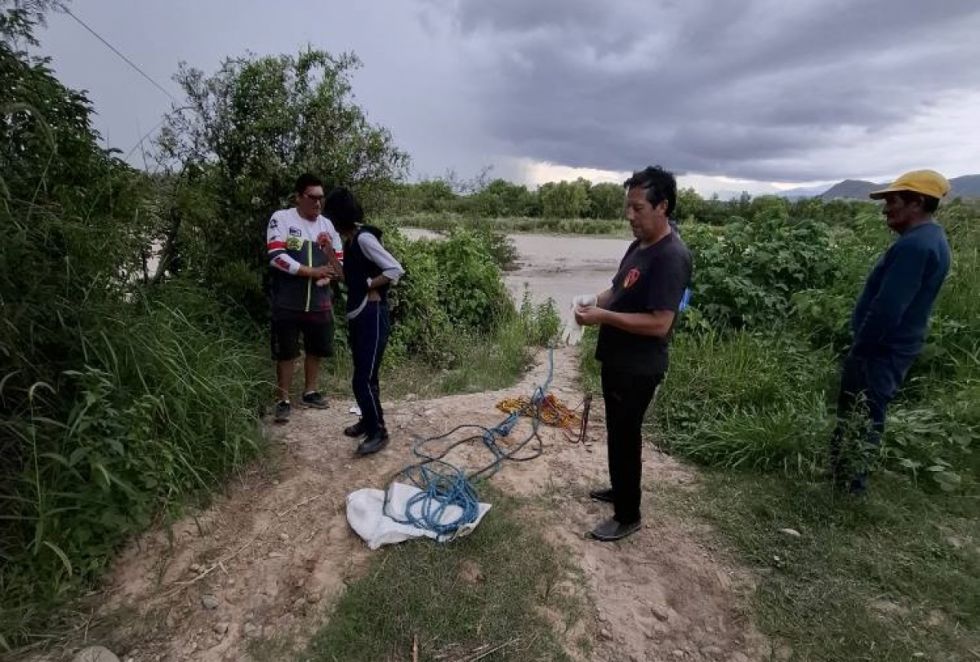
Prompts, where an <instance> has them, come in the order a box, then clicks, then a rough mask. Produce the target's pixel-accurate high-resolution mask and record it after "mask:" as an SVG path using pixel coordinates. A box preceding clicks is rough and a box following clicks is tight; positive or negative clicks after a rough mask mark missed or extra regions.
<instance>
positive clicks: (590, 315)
mask: <svg viewBox="0 0 980 662" xmlns="http://www.w3.org/2000/svg"><path fill="white" fill-rule="evenodd" d="M606 312H607V311H605V310H603V309H602V308H599V307H598V306H576V307H575V321H576V322H577V323H578V324H579V325H580V326H596V325H597V324H602V323H603V321H604V319H605V315H606Z"/></svg>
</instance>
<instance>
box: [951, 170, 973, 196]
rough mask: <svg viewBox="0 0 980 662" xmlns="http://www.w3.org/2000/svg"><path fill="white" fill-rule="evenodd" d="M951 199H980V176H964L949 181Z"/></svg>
mask: <svg viewBox="0 0 980 662" xmlns="http://www.w3.org/2000/svg"><path fill="white" fill-rule="evenodd" d="M949 185H950V186H952V187H953V190H952V191H951V192H950V197H951V198H980V175H963V176H962V177H953V178H952V179H951V180H949Z"/></svg>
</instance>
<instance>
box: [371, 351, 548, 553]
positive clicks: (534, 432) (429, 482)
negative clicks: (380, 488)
mask: <svg viewBox="0 0 980 662" xmlns="http://www.w3.org/2000/svg"><path fill="white" fill-rule="evenodd" d="M554 367H555V359H554V349H553V348H549V350H548V378H547V379H546V380H545V383H544V385H543V386H538V387H536V388H535V389H534V393H533V395H532V396H531V403H532V405H533V406H534V409H535V415H534V416H533V417H532V419H531V434H530V435H528V437H527V438H526V439H524V440H523V441H522V442H520V443H519V444H517V446H515V447H514V448H513V449H511V450H509V451H508V450H506V449H504V448H502V447H501V446H500V444H498V443H497V440H498V439H502V438H503V437H507V436H509V435H510V433H511V432H512V431H513V430H514V428H515V427H516V426H517V422H518V420H519V419H520V414H519V413H518V412H512V413H511V414H509V415H508V416H507V418H505V419H504V420H503V421H501V422H500V423H498V424H497V425H496V426H494V427H492V428H485V427H483V426H481V425H474V424H463V425H458V426H456V427H455V428H453V429H452V430H450V431H449V432H447V433H446V434H443V435H438V436H436V437H429V438H427V439H420V440H418V441H416V442H415V444H413V445H412V453H413V454H414V455H415V456H416V457H418V458H419V459H420V461H419V462H417V463H415V464H410V465H408V466H407V467H405V468H403V469H401V470H400V471H398V472H397V473H396V474H395V475H394V477H392V479H391V481H390V482H389V483H388V487H387V489H386V490H385V499H384V504H383V506H382V512H383V513H384V514H385V515H386V516H388V517H390V518H391V519H392V520H394V521H395V522H398V523H399V524H410V525H412V526H415V527H418V528H420V529H425V530H428V531H432V532H434V533H436V534H437V535H438V536H448V535H451V534H453V533H455V532H456V531H457V530H459V528H460V527H463V526H465V525H467V524H471V523H473V522H475V521H476V518H477V517H479V514H480V500H479V497H478V496H477V493H476V489H475V488H474V487H473V481H475V480H476V479H478V478H485V477H487V476H492V475H493V474H495V473H496V472H497V471H498V470H499V469H500V467H501V466H502V465H503V462H504V460H511V461H513V462H526V461H528V460H533V459H534V458H536V457H538V456H539V455H541V453H542V450H543V449H542V445H541V438H540V437H539V436H538V423H539V422H540V416H539V414H538V411H539V409H540V405H541V403H542V402H543V401H544V398H545V395H546V394H547V392H548V389H549V388H550V386H551V380H552V377H553V376H554ZM464 428H476V429H477V430H479V431H480V432H481V433H480V434H479V435H474V436H471V437H467V438H465V439H462V440H459V441H456V442H454V443H452V444H450V445H449V447H448V448H446V449H445V450H444V451H443V452H442V453H440V454H438V455H430V454H428V453H426V452H425V450H424V446H425V445H426V444H428V443H429V442H432V441H438V440H441V439H445V438H446V437H448V436H450V435H452V434H454V433H455V432H457V431H458V430H461V429H464ZM474 439H480V440H481V441H482V442H483V445H484V447H486V449H487V450H488V451H489V452H490V454H491V455H492V456H493V460H492V461H491V462H490V463H489V464H487V465H486V466H484V467H483V468H481V469H479V470H478V471H474V472H473V473H472V474H470V475H469V476H467V475H466V473H465V472H464V471H463V470H462V469H460V468H459V467H456V466H455V465H453V464H450V463H449V462H446V461H445V460H443V459H442V458H443V457H445V456H446V455H447V454H448V453H449V452H450V451H451V450H452V449H453V448H455V447H456V446H459V445H461V444H464V443H466V442H468V441H472V440H474ZM532 439H537V441H538V447H537V449H536V450H535V451H532V453H531V454H529V455H524V456H518V453H520V452H521V451H522V450H523V449H524V447H525V446H527V445H528V443H530V442H531V440H532ZM399 477H403V478H406V479H408V480H410V481H411V482H412V484H414V485H415V486H416V487H418V488H419V489H420V490H421V491H420V492H418V493H417V494H415V495H413V496H412V497H411V498H410V499H409V500H408V503H407V504H406V507H405V512H404V514H396V513H391V512H389V510H390V509H389V503H390V494H391V484H392V483H394V482H395V481H396V480H397V479H398V478H399ZM450 506H456V507H458V508H459V509H460V513H459V515H458V516H457V517H455V518H454V519H452V520H449V521H442V520H443V517H444V516H445V514H446V511H447V510H448V508H449V507H450Z"/></svg>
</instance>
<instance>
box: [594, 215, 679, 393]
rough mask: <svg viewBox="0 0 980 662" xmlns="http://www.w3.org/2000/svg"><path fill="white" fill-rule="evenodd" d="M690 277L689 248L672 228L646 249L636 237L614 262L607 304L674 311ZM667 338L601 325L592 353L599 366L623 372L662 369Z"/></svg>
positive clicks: (637, 309)
mask: <svg viewBox="0 0 980 662" xmlns="http://www.w3.org/2000/svg"><path fill="white" fill-rule="evenodd" d="M690 282H691V252H690V251H689V250H688V249H687V246H686V245H685V244H684V242H683V241H682V240H681V238H680V235H678V234H677V232H675V231H672V232H671V233H670V234H669V235H667V236H666V237H664V238H663V239H661V240H660V241H658V242H657V243H655V244H653V245H652V246H647V247H646V248H640V242H639V240H637V241H634V242H633V243H632V244H630V247H629V248H628V249H627V250H626V255H624V256H623V259H622V261H621V262H620V263H619V271H618V272H617V273H616V277H615V278H613V282H612V299H611V301H610V303H609V305H608V309H609V310H612V311H615V312H618V313H647V312H653V311H655V310H672V311H673V312H674V313H675V314H676V313H677V308H678V306H679V305H680V302H681V298H682V297H683V296H684V290H685V288H687V287H688V285H689V284H690ZM675 320H676V318H675ZM672 330H673V329H672ZM669 340H670V334H668V335H667V337H666V338H657V337H654V336H641V335H637V334H635V333H629V332H628V331H623V330H622V329H617V328H615V327H613V326H609V325H608V324H603V325H601V326H600V327H599V341H598V344H597V345H596V350H595V357H596V359H597V360H599V361H601V362H602V364H603V366H604V367H610V368H615V369H617V370H622V371H623V372H629V373H632V374H639V375H658V374H663V373H665V372H666V371H667V343H668V342H669Z"/></svg>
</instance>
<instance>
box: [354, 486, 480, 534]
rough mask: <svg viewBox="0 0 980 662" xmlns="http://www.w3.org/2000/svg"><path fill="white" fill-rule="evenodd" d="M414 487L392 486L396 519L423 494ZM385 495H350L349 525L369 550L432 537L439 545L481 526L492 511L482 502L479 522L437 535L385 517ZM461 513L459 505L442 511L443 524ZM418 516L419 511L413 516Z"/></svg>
mask: <svg viewBox="0 0 980 662" xmlns="http://www.w3.org/2000/svg"><path fill="white" fill-rule="evenodd" d="M421 491H422V490H420V489H419V488H417V487H415V486H414V485H406V484H404V483H392V484H391V494H390V500H389V501H388V512H389V513H392V514H394V515H395V516H397V517H400V518H404V516H405V509H406V508H407V507H408V500H409V499H411V498H412V497H413V496H415V495H416V494H418V493H419V492H421ZM384 502H385V493H384V490H377V489H373V488H369V487H366V488H363V489H360V490H355V491H354V492H351V493H350V494H348V495H347V522H348V523H349V524H350V527H351V528H352V529H354V532H355V533H356V534H357V535H359V536H360V537H361V538H362V539H363V540H364V542H366V543H367V546H368V547H369V548H370V549H377V548H378V547H381V546H382V545H391V544H394V543H399V542H403V541H405V540H409V539H410V538H420V537H422V536H425V537H427V538H433V539H435V540H438V541H439V542H446V541H447V540H453V539H454V538H459V537H461V536H465V535H467V534H469V533H470V532H471V531H473V529H475V528H476V525H477V524H479V523H480V521H481V520H482V519H483V516H484V515H486V514H487V511H488V510H490V504H489V503H482V502H481V503H480V505H479V508H478V514H477V516H476V521H474V522H471V523H469V524H464V525H463V526H461V527H459V529H457V530H456V532H455V533H454V534H449V535H447V534H443V535H441V536H440V535H438V534H436V533H435V532H434V531H428V530H426V529H422V528H419V527H417V526H414V525H412V524H400V523H399V522H396V521H395V520H393V519H391V518H390V517H388V516H387V515H385V514H384V512H383V509H384ZM461 513H462V509H460V508H459V506H448V507H447V508H446V510H445V512H443V514H442V517H441V518H440V520H439V521H440V522H451V521H453V520H455V519H456V518H458V517H459V516H460V514H461ZM413 514H415V515H418V514H419V513H418V512H415V513H413Z"/></svg>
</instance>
